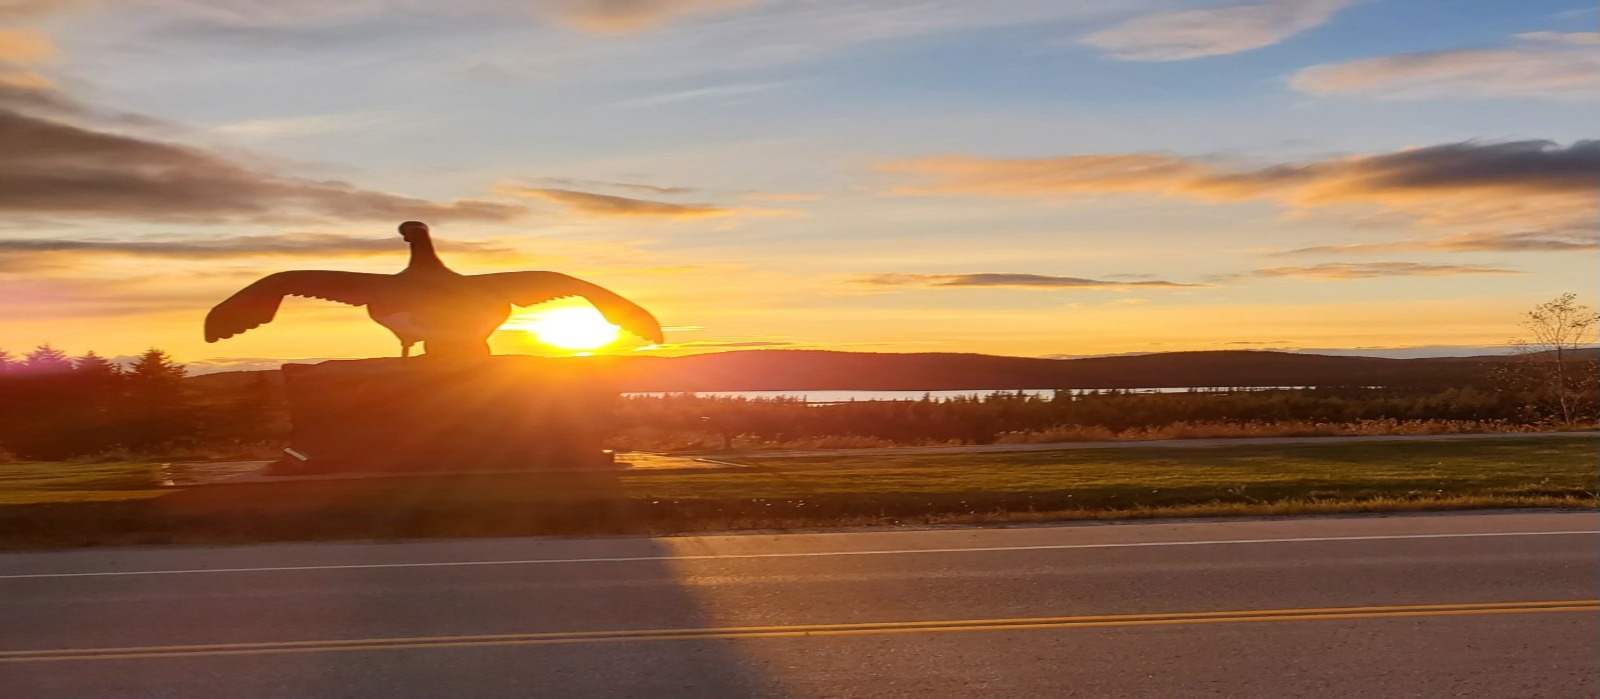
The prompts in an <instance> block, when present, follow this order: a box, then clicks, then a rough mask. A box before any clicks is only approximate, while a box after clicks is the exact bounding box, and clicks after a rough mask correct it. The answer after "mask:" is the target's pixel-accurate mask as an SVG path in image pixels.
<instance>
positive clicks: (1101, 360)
mask: <svg viewBox="0 0 1600 699" xmlns="http://www.w3.org/2000/svg"><path fill="white" fill-rule="evenodd" d="M1587 354H1588V355H1589V357H1590V358H1593V356H1594V355H1595V352H1594V351H1593V350H1590V351H1588V352H1587ZM514 361H526V362H534V363H540V364H548V365H549V366H550V367H551V368H552V369H554V370H558V371H568V370H575V371H592V372H596V373H598V374H601V375H605V376H607V377H609V378H611V379H613V380H615V381H616V382H617V383H618V385H619V386H620V387H621V388H622V389H623V390H625V391H764V390H773V391H779V390H830V389H834V390H903V391H920V390H928V391H935V390H987V389H1019V388H1095V389H1107V388H1157V387H1197V388H1209V387H1250V386H1390V387H1396V388H1402V387H1414V388H1447V387H1451V386H1468V385H1483V384H1485V383H1486V382H1487V381H1488V374H1489V371H1490V370H1491V369H1492V367H1493V366H1494V365H1495V364H1498V363H1501V362H1504V361H1506V358H1505V357H1503V356H1486V357H1450V358H1429V359H1381V358H1376V357H1345V356H1327V355H1315V354H1296V353H1290V352H1269V351H1248V350H1233V351H1218V352H1168V353H1161V354H1146V355H1137V356H1119V357H1094V358H1084V359H1040V358H1032V357H1001V356H993V355H983V354H954V353H919V354H882V353H869V352H832V351H823V350H744V351H735V352H719V353H715V354H699V355H691V356H687V357H648V356H598V357H571V358H538V357H525V358H518V359H516V360H514ZM261 373H263V372H224V373H218V374H208V375H204V376H197V377H194V378H193V379H191V381H193V382H196V383H197V384H203V385H204V386H206V387H208V388H215V389H218V390H227V388H228V387H230V386H233V385H239V384H241V383H242V382H243V381H245V380H254V376H255V375H258V374H261ZM266 373H268V374H270V375H274V376H273V378H274V379H275V378H276V376H275V375H276V374H277V372H266ZM197 387H199V386H197Z"/></svg>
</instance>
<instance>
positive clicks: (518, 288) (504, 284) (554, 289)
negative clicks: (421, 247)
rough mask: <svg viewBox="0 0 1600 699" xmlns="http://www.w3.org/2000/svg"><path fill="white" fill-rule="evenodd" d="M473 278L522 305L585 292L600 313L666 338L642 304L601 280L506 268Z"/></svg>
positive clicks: (635, 331)
mask: <svg viewBox="0 0 1600 699" xmlns="http://www.w3.org/2000/svg"><path fill="white" fill-rule="evenodd" d="M469 279H472V280H474V281H475V282H477V283H479V284H482V285H484V286H486V287H488V288H489V289H492V290H493V291H494V292H495V293H496V294H498V295H499V296H501V297H503V298H504V299H505V300H507V301H510V302H511V303H513V304H515V305H518V306H532V305H534V304H536V303H544V302H546V301H553V300H555V299H559V298H565V297H568V296H581V297H583V298H584V299H585V300H587V301H588V302H589V303H591V304H594V307H595V309H596V310H598V311H600V315H603V316H605V318H606V320H607V321H608V322H610V323H612V324H614V325H617V326H620V327H621V328H622V329H623V330H626V331H628V332H630V333H633V334H635V335H638V336H639V337H642V338H644V339H646V340H649V341H651V342H656V343H660V342H665V341H666V339H665V338H664V337H662V335H661V324H660V323H658V322H656V317H655V316H653V315H650V312H649V311H647V310H645V309H644V308H643V307H641V306H640V305H639V304H636V303H634V302H632V301H629V300H627V299H625V298H622V297H621V296H619V295H617V294H616V293H614V292H612V291H610V290H608V289H606V288H605V287H602V286H600V285H598V284H591V283H589V282H586V281H583V280H582V279H578V278H576V277H569V276H567V275H565V274H561V273H560V272H502V273H500V274H480V275H476V276H473V277H469Z"/></svg>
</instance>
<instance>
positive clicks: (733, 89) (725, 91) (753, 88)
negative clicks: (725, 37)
mask: <svg viewBox="0 0 1600 699" xmlns="http://www.w3.org/2000/svg"><path fill="white" fill-rule="evenodd" d="M782 84H783V83H739V84H735V85H715V86H712V87H701V88H696V89H693V90H679V91H677V92H667V93H663V94H659V95H650V96H647V97H638V98H634V99H630V100H623V101H621V102H616V103H613V104H612V105H611V106H613V107H625V108H638V107H654V106H656V105H662V104H671V103H673V102H684V101H687V100H697V99H706V98H709V97H730V96H735V95H748V94H751V93H753V92H762V91H764V90H770V89H772V88H774V87H778V86H779V85H782Z"/></svg>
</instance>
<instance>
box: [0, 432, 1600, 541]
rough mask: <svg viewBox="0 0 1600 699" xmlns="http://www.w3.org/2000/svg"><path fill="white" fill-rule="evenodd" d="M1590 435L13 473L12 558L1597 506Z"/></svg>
mask: <svg viewBox="0 0 1600 699" xmlns="http://www.w3.org/2000/svg"><path fill="white" fill-rule="evenodd" d="M1596 457H1597V440H1596V438H1595V437H1589V436H1585V437H1522V438H1516V439H1502V440H1495V439H1486V440H1474V441H1470V442H1467V441H1415V442H1378V443H1372V442H1357V443H1336V444H1318V445H1294V446H1283V445H1280V446H1239V445H1231V446H1212V447H1197V448H1182V449H1174V448H1168V449H1155V448H1144V449H1141V448H1123V449H1082V450H1067V451H1038V452H1003V453H996V452H990V453H971V454H939V455H904V454H891V455H881V456H830V457H818V458H789V459H771V460H769V461H767V462H762V461H760V459H754V460H753V461H754V462H755V463H756V464H757V465H758V467H759V468H758V469H757V470H753V471H751V470H745V471H729V472H710V473H662V474H650V473H639V474H625V473H615V472H609V473H608V472H596V473H581V474H578V473H530V474H517V475H487V474H485V475H461V476H417V477H407V478H393V479H374V480H347V481H300V482H275V483H255V484H240V485H229V486H208V487H195V488H188V489H173V488H167V489H159V488H155V487H154V481H153V475H152V474H153V471H152V468H151V465H150V464H136V463H123V464H13V465H0V548H41V547H66V546H93V545H106V544H158V543H192V544H222V543H246V542H259V541H295V540H299V541H305V540H332V539H404V538H437V537H477V536H523V535H550V534H555V535H587V534H670V533H682V532H700V531H722V530H737V529H784V528H795V527H831V526H876V525H891V526H892V525H925V524H957V523H995V522H1037V521H1058V520H1074V519H1111V518H1118V519H1120V518H1143V517H1195V516H1239V515H1283V514H1315V513H1331V512H1393V511H1408V510H1427V509H1474V508H1487V507H1558V508H1594V507H1595V506H1596V496H1595V491H1596V490H1597V484H1596V480H1597V479H1596V472H1595V464H1596Z"/></svg>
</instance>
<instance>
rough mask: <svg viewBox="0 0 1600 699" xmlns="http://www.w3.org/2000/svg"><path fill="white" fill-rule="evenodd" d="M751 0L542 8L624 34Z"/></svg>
mask: <svg viewBox="0 0 1600 699" xmlns="http://www.w3.org/2000/svg"><path fill="white" fill-rule="evenodd" d="M752 4H754V2H753V0H547V2H545V3H544V5H546V9H547V10H548V11H550V12H552V13H554V14H555V15H556V16H557V17H558V18H560V19H561V20H562V21H563V22H565V23H567V24H569V25H571V26H573V27H576V28H578V29H582V30H583V31H586V32H593V33H596V34H627V33H632V32H639V31H644V30H647V29H654V28H656V27H658V26H661V25H663V24H667V23H669V22H673V21H677V20H679V19H683V18H687V17H692V16H695V15H704V14H717V13H723V12H731V11H734V10H738V9H742V8H744V7H748V6H750V5H752Z"/></svg>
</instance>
